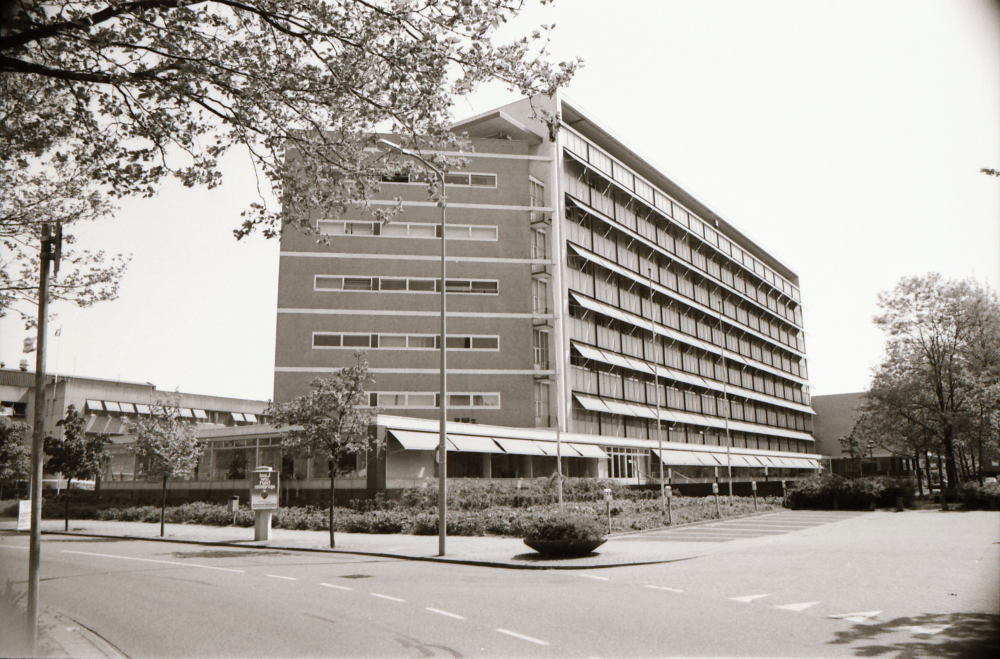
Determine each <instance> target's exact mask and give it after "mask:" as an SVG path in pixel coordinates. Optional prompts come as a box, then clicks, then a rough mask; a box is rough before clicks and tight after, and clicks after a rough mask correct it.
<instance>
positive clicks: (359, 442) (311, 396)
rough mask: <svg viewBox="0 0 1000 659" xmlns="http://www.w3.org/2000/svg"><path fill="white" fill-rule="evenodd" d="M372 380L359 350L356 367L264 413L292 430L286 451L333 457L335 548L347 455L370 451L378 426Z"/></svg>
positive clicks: (318, 382)
mask: <svg viewBox="0 0 1000 659" xmlns="http://www.w3.org/2000/svg"><path fill="white" fill-rule="evenodd" d="M369 382H372V383H374V381H373V380H372V379H371V371H369V369H368V364H367V362H365V361H363V356H362V354H360V353H359V354H358V363H357V364H356V365H355V366H348V367H345V368H342V369H340V371H339V372H337V373H335V374H334V375H333V376H332V377H330V378H329V379H322V378H317V379H315V380H313V382H312V388H313V390H312V391H310V392H309V393H308V394H305V395H303V396H299V397H298V398H296V399H294V400H292V401H290V402H287V403H270V404H269V405H268V408H267V411H266V412H264V414H266V415H267V416H269V417H270V418H271V423H272V425H274V427H275V428H276V429H278V430H280V429H282V428H287V430H285V431H284V432H283V433H282V440H281V446H282V448H283V449H285V450H286V451H288V452H290V453H294V454H298V455H303V456H317V457H320V458H322V459H326V460H328V461H329V465H330V547H331V548H332V547H334V546H335V542H334V526H335V521H336V516H335V512H334V510H335V505H334V495H335V493H336V487H337V476H338V475H339V474H341V473H343V472H344V471H345V468H344V462H345V460H346V459H349V458H355V459H356V456H357V455H359V454H365V453H367V451H368V448H369V442H370V441H371V440H370V439H369V437H368V427H369V426H372V425H374V424H375V417H376V410H374V409H372V408H370V407H368V396H367V395H366V394H365V385H366V384H367V383H369ZM347 470H350V467H348V469H347Z"/></svg>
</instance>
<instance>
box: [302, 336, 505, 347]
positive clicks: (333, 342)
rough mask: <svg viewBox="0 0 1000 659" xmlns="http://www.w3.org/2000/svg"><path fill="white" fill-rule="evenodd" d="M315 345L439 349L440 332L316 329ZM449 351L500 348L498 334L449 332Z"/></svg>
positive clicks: (446, 344)
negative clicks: (372, 332) (358, 331)
mask: <svg viewBox="0 0 1000 659" xmlns="http://www.w3.org/2000/svg"><path fill="white" fill-rule="evenodd" d="M312 342H313V348H372V349H378V350H439V349H440V348H441V335H440V334H343V333H336V334H335V333H330V332H313V335H312ZM445 346H446V347H447V348H448V350H499V349H500V337H499V336H459V335H450V334H449V335H448V340H447V341H446V342H445Z"/></svg>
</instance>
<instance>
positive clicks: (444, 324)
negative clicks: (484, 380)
mask: <svg viewBox="0 0 1000 659" xmlns="http://www.w3.org/2000/svg"><path fill="white" fill-rule="evenodd" d="M378 143H379V144H381V145H383V146H385V147H388V148H389V149H391V150H393V151H396V152H398V153H402V154H403V155H406V156H409V157H411V158H413V159H414V160H419V161H420V162H422V163H423V164H424V166H425V167H427V168H428V169H430V170H431V171H433V172H434V173H435V174H436V175H437V177H438V180H439V181H441V197H440V201H438V206H439V207H440V208H441V346H440V347H441V394H440V395H441V436H440V441H439V442H438V556H444V555H445V539H446V538H447V536H448V533H447V530H448V444H447V424H448V356H447V345H446V344H447V337H448V321H447V315H446V314H445V310H446V308H447V307H446V306H445V305H446V303H447V290H448V283H447V281H448V280H447V279H446V278H445V277H446V275H447V265H446V264H445V263H446V262H445V234H446V230H445V208H446V207H447V205H448V204H447V196H446V195H445V178H444V171H442V170H441V169H439V168H437V167H435V166H434V165H432V164H431V163H429V162H428V161H427V160H426V159H424V157H423V156H421V155H420V154H418V153H417V152H415V151H412V150H410V149H405V148H403V147H401V146H399V145H398V144H394V143H393V142H390V141H389V140H385V139H379V141H378Z"/></svg>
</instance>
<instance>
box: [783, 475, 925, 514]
mask: <svg viewBox="0 0 1000 659" xmlns="http://www.w3.org/2000/svg"><path fill="white" fill-rule="evenodd" d="M913 495H914V489H913V486H912V485H911V484H910V483H909V482H907V481H900V480H896V479H893V478H887V477H885V476H875V477H869V478H855V479H852V480H848V479H845V478H839V477H837V476H813V477H811V478H807V479H804V480H802V481H799V483H798V486H797V487H796V488H795V489H794V490H792V491H791V492H789V493H788V498H787V505H788V507H789V508H793V509H796V508H809V509H820V510H833V509H834V508H835V507H837V508H840V509H841V510H868V509H870V508H871V506H872V504H875V506H877V507H878V506H881V507H891V506H895V505H896V499H897V498H900V497H901V498H902V499H903V502H904V504H906V505H912V503H913Z"/></svg>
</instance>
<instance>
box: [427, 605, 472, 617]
mask: <svg viewBox="0 0 1000 659" xmlns="http://www.w3.org/2000/svg"><path fill="white" fill-rule="evenodd" d="M427 610H428V611H432V612H434V613H440V614H441V615H443V616H448V617H449V618H454V619H455V620H465V618H464V617H463V616H460V615H458V614H457V613H448V612H447V611H442V610H441V609H432V608H431V607H429V606H428V607H427Z"/></svg>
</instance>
